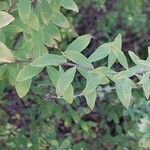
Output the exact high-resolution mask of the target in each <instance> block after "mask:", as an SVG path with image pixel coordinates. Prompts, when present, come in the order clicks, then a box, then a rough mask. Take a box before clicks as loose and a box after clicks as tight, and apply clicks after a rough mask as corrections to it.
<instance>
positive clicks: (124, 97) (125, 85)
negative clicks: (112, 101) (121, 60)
mask: <svg viewBox="0 0 150 150" xmlns="http://www.w3.org/2000/svg"><path fill="white" fill-rule="evenodd" d="M115 83H116V92H117V95H118V97H119V99H120V101H121V103H122V104H123V105H124V106H125V107H126V108H127V109H128V108H129V106H130V101H131V91H132V87H133V82H132V81H131V80H130V79H129V78H122V79H119V80H116V82H115Z"/></svg>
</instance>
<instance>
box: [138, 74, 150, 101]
mask: <svg viewBox="0 0 150 150" xmlns="http://www.w3.org/2000/svg"><path fill="white" fill-rule="evenodd" d="M138 84H142V87H143V90H144V93H145V96H146V98H147V99H149V96H150V73H149V72H147V73H145V74H144V75H143V77H142V78H141V80H140V82H139V83H138Z"/></svg>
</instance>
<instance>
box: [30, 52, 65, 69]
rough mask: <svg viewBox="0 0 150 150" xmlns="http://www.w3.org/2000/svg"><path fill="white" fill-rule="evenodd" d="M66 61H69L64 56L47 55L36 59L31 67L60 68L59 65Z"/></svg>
mask: <svg viewBox="0 0 150 150" xmlns="http://www.w3.org/2000/svg"><path fill="white" fill-rule="evenodd" d="M66 61H67V60H66V59H65V58H63V57H62V56H59V55H55V54H45V55H43V56H40V57H38V58H37V59H35V60H34V61H33V62H32V64H31V65H32V66H35V67H45V66H48V65H52V66H58V65H59V64H63V63H65V62H66Z"/></svg>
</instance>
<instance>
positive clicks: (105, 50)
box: [88, 42, 113, 62]
mask: <svg viewBox="0 0 150 150" xmlns="http://www.w3.org/2000/svg"><path fill="white" fill-rule="evenodd" d="M112 45H113V42H110V43H105V44H103V45H101V46H99V47H98V48H97V49H96V50H95V51H94V52H93V54H91V56H90V57H89V58H88V59H89V61H90V62H95V61H98V60H101V59H103V58H105V57H107V56H108V55H109V54H110V50H111V46H112Z"/></svg>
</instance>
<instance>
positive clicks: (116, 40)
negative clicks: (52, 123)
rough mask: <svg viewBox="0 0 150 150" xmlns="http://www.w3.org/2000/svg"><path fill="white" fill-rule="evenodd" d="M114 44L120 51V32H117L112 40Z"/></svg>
mask: <svg viewBox="0 0 150 150" xmlns="http://www.w3.org/2000/svg"><path fill="white" fill-rule="evenodd" d="M114 44H115V46H116V47H117V48H118V49H119V50H120V51H121V49H122V38H121V34H118V35H117V37H116V38H115V40H114Z"/></svg>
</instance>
